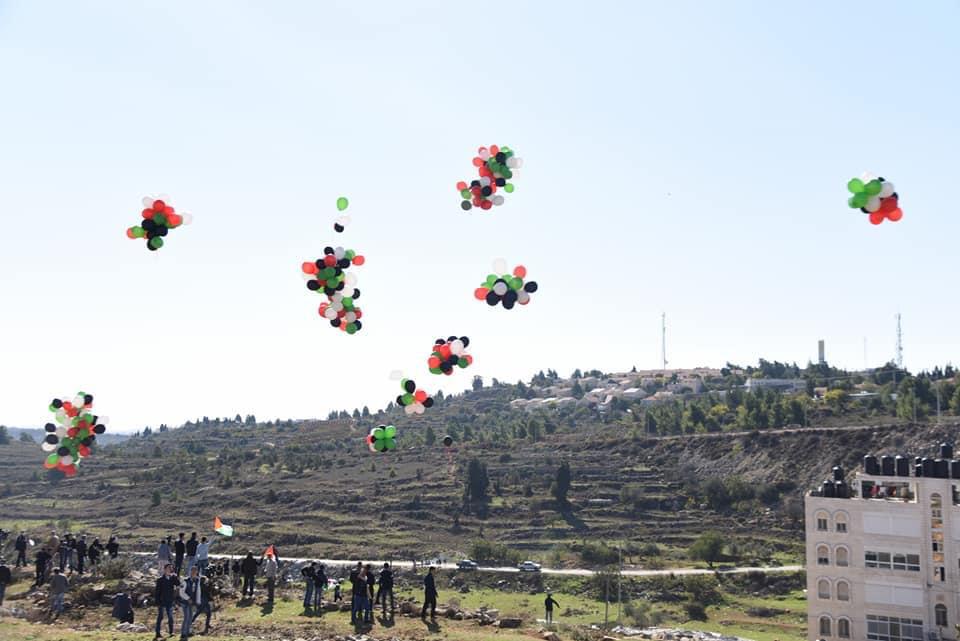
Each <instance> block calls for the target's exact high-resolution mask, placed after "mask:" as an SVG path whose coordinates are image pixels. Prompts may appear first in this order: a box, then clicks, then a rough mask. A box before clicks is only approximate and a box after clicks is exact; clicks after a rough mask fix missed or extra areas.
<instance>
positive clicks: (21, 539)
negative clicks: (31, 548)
mask: <svg viewBox="0 0 960 641" xmlns="http://www.w3.org/2000/svg"><path fill="white" fill-rule="evenodd" d="M13 549H14V550H16V551H17V561H16V563H15V564H14V567H15V568H19V567H27V533H26V532H21V533H20V536H18V537H17V540H16V541H14V542H13Z"/></svg>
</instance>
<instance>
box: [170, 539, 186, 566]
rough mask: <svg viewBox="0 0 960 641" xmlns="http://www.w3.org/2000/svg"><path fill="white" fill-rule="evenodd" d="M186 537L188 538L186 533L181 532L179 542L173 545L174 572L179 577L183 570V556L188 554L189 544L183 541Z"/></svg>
mask: <svg viewBox="0 0 960 641" xmlns="http://www.w3.org/2000/svg"><path fill="white" fill-rule="evenodd" d="M184 536H186V533H184V532H181V533H180V535H179V536H178V537H177V542H176V543H174V544H173V557H174V560H173V570H174V572H176V574H177V576H180V570H182V569H183V556H184V555H185V554H186V553H187V544H186V543H184V541H183V537H184Z"/></svg>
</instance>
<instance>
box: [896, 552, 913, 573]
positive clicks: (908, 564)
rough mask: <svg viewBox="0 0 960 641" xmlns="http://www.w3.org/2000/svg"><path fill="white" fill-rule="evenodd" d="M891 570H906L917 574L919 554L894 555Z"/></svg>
mask: <svg viewBox="0 0 960 641" xmlns="http://www.w3.org/2000/svg"><path fill="white" fill-rule="evenodd" d="M893 569H894V570H907V571H910V572H919V571H920V555H919V554H894V555H893Z"/></svg>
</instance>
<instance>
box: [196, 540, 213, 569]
mask: <svg viewBox="0 0 960 641" xmlns="http://www.w3.org/2000/svg"><path fill="white" fill-rule="evenodd" d="M210 545H211V542H209V541H207V537H205V536H204V537H201V538H200V545H198V546H197V567H199V568H200V574H206V573H207V568H208V567H209V566H210Z"/></svg>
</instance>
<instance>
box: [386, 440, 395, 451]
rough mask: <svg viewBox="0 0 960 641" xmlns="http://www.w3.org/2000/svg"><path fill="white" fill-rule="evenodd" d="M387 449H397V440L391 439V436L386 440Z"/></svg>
mask: <svg viewBox="0 0 960 641" xmlns="http://www.w3.org/2000/svg"><path fill="white" fill-rule="evenodd" d="M387 449H388V450H395V449H397V442H396V441H395V440H393V439H392V438H391V439H388V440H387Z"/></svg>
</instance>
